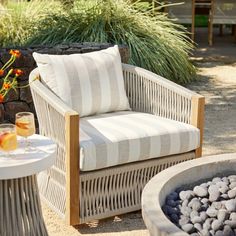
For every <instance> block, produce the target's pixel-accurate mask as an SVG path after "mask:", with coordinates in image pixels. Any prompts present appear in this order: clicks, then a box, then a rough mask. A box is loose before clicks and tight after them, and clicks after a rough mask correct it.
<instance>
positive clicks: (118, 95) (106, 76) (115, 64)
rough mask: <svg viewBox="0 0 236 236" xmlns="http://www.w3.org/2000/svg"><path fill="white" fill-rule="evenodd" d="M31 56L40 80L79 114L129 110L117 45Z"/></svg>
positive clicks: (88, 114)
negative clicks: (90, 50) (78, 52)
mask: <svg viewBox="0 0 236 236" xmlns="http://www.w3.org/2000/svg"><path fill="white" fill-rule="evenodd" d="M33 57H34V59H35V61H36V63H37V65H38V68H39V73H40V75H41V78H42V80H43V81H44V82H45V83H46V85H47V86H48V87H49V88H50V89H51V90H52V91H53V92H54V93H56V94H57V95H58V96H59V97H60V98H61V99H62V100H63V101H64V102H65V103H66V104H67V105H69V106H70V107H71V108H73V109H74V110H76V111H77V112H78V113H79V115H80V116H81V117H83V116H90V115H94V114H100V113H106V112H112V111H122V110H130V106H129V103H128V98H127V96H126V92H125V88H124V78H123V73H122V65H121V58H120V54H119V49H118V46H117V45H116V46H114V47H110V48H108V49H105V50H101V51H97V52H90V53H85V54H71V55H48V54H39V53H33Z"/></svg>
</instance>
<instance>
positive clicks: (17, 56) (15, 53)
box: [9, 50, 21, 58]
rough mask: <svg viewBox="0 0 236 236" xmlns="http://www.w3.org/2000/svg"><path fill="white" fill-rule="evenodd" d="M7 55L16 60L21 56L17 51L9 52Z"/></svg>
mask: <svg viewBox="0 0 236 236" xmlns="http://www.w3.org/2000/svg"><path fill="white" fill-rule="evenodd" d="M9 53H10V54H11V55H13V56H14V57H16V58H19V57H20V56H21V52H20V51H19V50H10V52H9Z"/></svg>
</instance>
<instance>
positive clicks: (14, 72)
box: [13, 69, 24, 76]
mask: <svg viewBox="0 0 236 236" xmlns="http://www.w3.org/2000/svg"><path fill="white" fill-rule="evenodd" d="M13 74H15V75H16V76H21V75H23V74H24V72H23V71H22V70H20V69H14V70H13Z"/></svg>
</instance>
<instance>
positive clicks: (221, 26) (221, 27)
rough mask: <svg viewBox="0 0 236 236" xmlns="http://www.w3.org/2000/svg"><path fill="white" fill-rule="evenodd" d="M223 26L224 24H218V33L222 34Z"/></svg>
mask: <svg viewBox="0 0 236 236" xmlns="http://www.w3.org/2000/svg"><path fill="white" fill-rule="evenodd" d="M223 26H224V25H220V26H219V30H220V32H219V33H220V36H223Z"/></svg>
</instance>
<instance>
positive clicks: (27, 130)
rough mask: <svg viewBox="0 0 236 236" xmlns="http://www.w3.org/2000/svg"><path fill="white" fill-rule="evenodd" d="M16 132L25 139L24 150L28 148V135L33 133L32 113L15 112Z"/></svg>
mask: <svg viewBox="0 0 236 236" xmlns="http://www.w3.org/2000/svg"><path fill="white" fill-rule="evenodd" d="M16 133H17V135H19V136H22V137H24V139H25V150H26V149H29V148H30V142H29V140H28V137H29V136H31V135H33V134H35V123H34V114H33V113H31V112H18V113H16Z"/></svg>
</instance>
